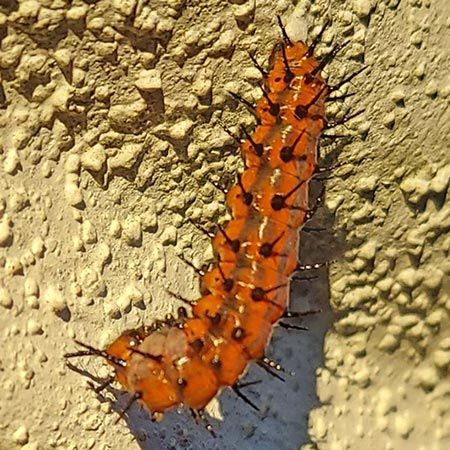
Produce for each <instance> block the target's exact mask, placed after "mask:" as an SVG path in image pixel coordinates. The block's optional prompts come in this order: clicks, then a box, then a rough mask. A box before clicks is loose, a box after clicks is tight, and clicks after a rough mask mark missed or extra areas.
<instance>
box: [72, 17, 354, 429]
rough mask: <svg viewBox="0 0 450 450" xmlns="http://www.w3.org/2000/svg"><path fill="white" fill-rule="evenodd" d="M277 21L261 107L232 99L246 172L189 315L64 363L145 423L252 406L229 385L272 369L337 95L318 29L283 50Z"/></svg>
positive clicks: (232, 194)
mask: <svg viewBox="0 0 450 450" xmlns="http://www.w3.org/2000/svg"><path fill="white" fill-rule="evenodd" d="M278 21H279V24H280V28H281V31H282V36H283V39H282V41H281V43H280V44H279V45H277V46H276V47H275V48H274V50H273V52H272V56H271V58H270V61H271V68H270V70H269V71H266V70H265V69H263V68H262V67H261V66H259V64H258V63H257V62H256V60H254V63H255V65H256V67H257V68H258V69H259V70H260V71H261V73H262V75H263V77H264V84H263V86H262V97H261V99H260V100H259V101H258V102H257V104H256V105H255V106H254V108H253V105H250V104H249V103H248V102H246V101H245V100H244V99H241V98H240V97H239V96H238V95H236V94H232V95H233V96H234V97H235V98H237V99H240V100H242V101H244V103H245V104H246V106H249V107H251V108H253V111H254V115H255V117H256V121H257V125H256V128H255V130H254V132H253V133H252V134H251V135H250V134H248V133H246V135H245V138H244V139H239V138H236V139H237V140H238V141H239V144H240V151H241V154H242V158H243V161H244V167H245V169H244V171H243V172H242V173H241V174H239V175H238V177H237V183H236V184H235V185H234V186H233V187H231V188H230V189H229V190H228V191H227V193H226V203H227V206H228V208H229V210H230V213H231V217H232V219H231V220H230V221H229V222H228V223H226V224H225V225H224V226H218V231H217V233H216V234H215V235H214V236H213V238H212V245H213V249H214V253H215V256H216V262H215V265H214V266H213V267H211V268H210V269H209V271H207V272H206V273H205V272H202V273H201V278H200V292H201V297H200V298H199V299H197V300H196V301H194V302H192V304H191V314H190V315H189V313H188V311H187V309H186V308H184V307H181V308H179V310H178V317H177V318H173V317H169V318H168V319H167V320H166V321H156V322H155V323H153V324H152V325H150V326H142V327H141V328H139V329H136V330H129V331H126V332H124V333H123V334H122V335H120V336H119V337H118V338H117V339H115V340H114V341H113V342H112V343H111V344H110V345H108V346H107V347H106V348H105V349H104V350H99V349H96V348H94V347H92V346H90V345H87V344H84V343H82V342H79V341H75V342H76V343H77V344H78V345H80V346H81V347H83V350H80V351H77V352H74V353H68V354H66V355H65V356H66V357H68V358H72V357H79V356H90V355H96V356H100V357H102V358H104V359H106V361H107V362H108V363H109V364H110V365H111V366H112V367H113V369H114V377H113V378H112V379H110V380H106V383H105V384H104V385H102V386H100V388H99V389H102V388H104V387H106V385H107V384H108V383H109V382H111V381H112V380H115V381H117V382H118V383H119V384H120V385H121V386H122V387H123V389H125V390H126V391H127V392H129V393H130V394H131V400H130V404H129V406H130V405H131V403H132V402H134V401H138V402H139V403H141V404H142V405H144V406H145V407H146V408H147V409H148V410H149V411H150V413H151V414H152V418H154V419H157V418H159V417H160V416H161V415H162V414H163V413H164V412H165V411H167V410H168V409H171V408H174V407H178V406H180V405H184V406H185V407H187V408H189V409H190V410H191V412H193V413H194V415H195V416H197V417H200V418H204V413H203V410H204V408H205V406H206V405H207V404H208V403H209V402H210V401H211V399H213V398H214V397H215V396H216V395H217V394H218V393H219V391H220V390H221V389H223V388H227V387H229V388H233V389H234V390H235V391H236V392H237V393H238V395H240V396H241V398H243V399H244V400H245V401H247V403H249V404H250V405H251V406H254V405H253V403H252V402H251V401H250V400H249V399H247V398H246V397H245V396H244V395H243V394H242V393H241V392H240V391H239V385H238V381H239V380H240V379H241V377H242V376H243V374H244V373H245V371H246V369H247V366H248V364H249V363H250V362H252V361H256V362H257V363H259V364H260V365H262V366H264V367H265V368H266V369H267V370H268V371H272V372H273V370H272V369H276V368H278V367H277V365H276V364H275V363H274V362H272V361H271V360H269V359H268V358H266V357H265V349H266V347H267V345H268V342H269V340H270V337H271V334H272V330H273V327H274V325H276V324H277V323H278V322H279V321H280V319H281V318H282V317H283V316H285V315H286V312H287V307H288V285H289V280H290V277H291V275H292V273H293V272H295V271H296V270H298V269H299V268H302V267H303V268H304V267H305V266H301V265H299V263H298V261H297V253H298V252H297V248H298V244H299V229H300V228H301V227H302V226H303V225H304V224H305V222H306V221H307V220H308V219H309V218H310V216H311V212H312V209H310V207H309V185H310V182H311V180H312V178H313V177H314V175H315V174H316V173H317V170H318V150H317V149H318V139H319V136H320V134H321V132H322V130H323V129H324V127H325V126H326V124H327V120H326V117H325V103H326V101H327V99H328V98H329V95H330V93H331V92H333V90H335V88H336V87H334V88H331V87H330V86H328V84H327V83H326V82H325V80H324V79H323V77H322V75H321V71H322V70H323V69H324V67H325V65H326V64H328V62H329V61H330V60H331V59H332V58H333V57H334V56H335V54H336V53H337V52H338V51H339V50H340V48H342V46H336V47H335V48H334V49H333V50H332V51H331V53H330V54H329V55H328V56H326V57H324V58H323V59H322V60H321V61H318V60H317V59H316V58H315V57H314V50H315V47H316V45H317V43H318V41H319V40H320V38H321V35H322V33H323V31H324V30H325V27H326V25H325V26H324V27H323V28H322V30H321V32H320V33H319V35H318V37H317V38H316V40H315V41H314V42H313V43H312V44H311V45H310V46H308V45H306V44H305V43H304V42H302V41H299V42H293V41H291V39H290V38H289V36H288V35H287V33H286V31H285V28H284V26H283V24H282V22H281V19H280V18H279V17H278ZM253 59H254V58H253ZM349 79H350V78H347V79H346V80H343V82H342V83H341V85H342V84H343V83H344V82H347V81H349ZM226 131H229V130H226ZM125 411H126V410H125ZM207 428H208V429H210V431H211V432H213V431H212V428H211V426H210V425H209V424H208V425H207Z"/></svg>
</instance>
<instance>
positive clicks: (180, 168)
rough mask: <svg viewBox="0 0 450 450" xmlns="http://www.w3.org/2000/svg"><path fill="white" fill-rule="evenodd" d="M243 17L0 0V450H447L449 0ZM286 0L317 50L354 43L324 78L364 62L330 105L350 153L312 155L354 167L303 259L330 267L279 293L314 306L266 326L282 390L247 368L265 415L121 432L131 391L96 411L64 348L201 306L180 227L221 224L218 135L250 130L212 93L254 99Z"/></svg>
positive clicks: (239, 409) (100, 342)
mask: <svg viewBox="0 0 450 450" xmlns="http://www.w3.org/2000/svg"><path fill="white" fill-rule="evenodd" d="M69 3H71V4H72V6H69ZM256 3H257V6H256V9H255V8H254V2H253V1H251V0H249V1H244V0H243V1H238V0H233V1H229V2H225V1H220V0H212V1H204V2H202V1H197V0H195V1H183V0H170V1H152V2H150V1H136V0H126V1H123V0H120V1H119V0H113V1H106V0H100V1H98V2H87V1H86V2H83V1H81V0H74V1H73V2H68V1H64V0H59V1H58V0H53V1H51V0H28V1H17V2H16V1H14V0H13V1H0V11H1V13H0V37H1V38H2V42H1V46H0V77H1V79H0V81H1V86H2V90H0V108H1V109H0V339H1V343H2V345H1V351H0V448H2V449H3V448H4V449H16V448H20V449H24V450H25V449H26V450H32V449H33V450H35V449H41V450H42V449H44V450H47V449H52V448H57V449H103V450H105V449H111V450H115V449H124V448H126V449H133V450H134V449H138V448H143V449H152V450H155V449H168V448H169V449H171V448H173V449H176V448H191V449H195V450H197V449H216V448H217V449H221V450H222V449H234V448H239V449H246V450H251V449H263V450H265V449H267V450H269V449H274V450H278V449H280V450H292V449H297V448H299V447H300V445H301V444H305V443H307V442H310V443H309V444H305V446H304V447H303V448H305V449H314V448H317V449H326V450H328V449H329V450H341V449H342V450H343V449H351V450H353V449H355V450H362V449H369V448H377V449H383V450H390V449H392V450H399V449H400V450H402V449H411V450H444V449H446V448H450V433H449V430H450V412H449V411H450V395H449V394H450V377H449V363H450V332H449V312H450V297H449V292H450V289H449V287H450V285H449V277H448V275H449V273H450V265H449V262H448V256H449V255H448V253H449V250H450V237H449V234H448V233H449V229H450V206H449V203H448V197H446V196H447V189H448V184H449V179H450V156H449V154H450V153H449V148H448V147H449V142H450V139H449V137H450V133H449V129H450V114H449V112H448V102H449V98H450V97H449V95H450V78H449V72H448V67H449V66H450V54H449V48H450V42H449V27H450V22H449V19H448V18H449V17H450V4H449V3H448V1H447V0H435V1H431V0H428V1H427V0H404V1H399V0H353V1H346V2H342V1H341V2H339V1H334V0H330V1H317V2H314V4H313V5H311V4H310V2H305V1H300V2H289V1H288V0H283V1H278V2H271V1H268V0H264V1H258V2H256ZM294 3H298V5H297V7H296V9H295V12H296V15H297V16H300V17H304V19H301V20H296V21H294V28H295V24H297V27H301V26H302V24H303V23H304V22H306V23H309V24H310V25H319V24H321V23H322V22H323V21H324V18H325V17H326V16H329V17H331V18H332V20H333V25H332V27H331V28H330V30H329V31H328V32H327V33H326V34H325V36H324V39H323V41H324V45H323V46H322V47H321V48H320V49H319V52H323V51H325V50H326V49H327V48H328V47H327V45H328V46H331V45H332V42H343V41H345V40H346V39H348V40H349V41H350V45H349V46H348V47H347V48H346V50H345V51H344V53H343V54H342V56H340V57H339V58H338V59H337V60H336V61H334V63H333V64H332V67H331V69H330V74H331V82H332V81H333V80H339V79H340V78H342V77H343V76H344V75H345V74H348V73H351V72H352V71H354V70H356V69H358V68H360V67H361V65H362V64H364V65H366V66H367V68H368V69H367V71H366V72H365V73H364V74H362V75H361V76H359V77H358V78H357V79H355V82H354V83H353V84H354V86H353V87H350V89H351V90H353V91H354V92H355V93H356V95H355V96H354V97H351V98H349V99H348V100H347V101H346V103H345V104H346V105H347V106H348V108H349V109H350V111H351V112H357V111H359V110H364V113H363V114H362V115H361V116H359V117H358V118H355V119H353V120H352V121H351V122H350V124H349V125H348V129H345V128H342V127H341V129H339V131H338V132H339V133H340V132H350V133H353V134H355V135H357V136H358V139H356V140H354V142H353V143H350V144H347V145H343V144H340V145H338V146H337V147H335V146H333V145H331V146H324V147H323V149H322V153H324V154H329V155H330V154H331V155H332V156H334V157H335V158H337V160H338V161H339V162H344V163H346V164H345V165H343V166H340V167H338V168H337V169H335V171H334V172H333V174H334V177H332V178H331V179H330V180H328V181H327V183H326V186H327V194H326V201H325V208H324V209H323V210H322V211H321V212H320V213H319V214H318V217H317V218H316V222H315V224H316V225H318V226H325V227H327V228H328V231H327V232H325V233H323V234H319V235H317V234H311V233H310V234H306V235H304V237H303V241H304V245H303V247H304V248H303V249H302V255H303V256H304V261H305V262H316V261H321V260H322V261H323V260H329V259H332V258H333V259H334V258H336V259H337V262H336V263H334V264H333V265H332V266H331V267H330V270H329V274H328V275H327V274H326V273H321V274H320V276H319V279H318V280H317V281H315V282H313V283H311V285H307V286H306V287H305V286H304V285H301V286H298V285H296V286H294V287H293V291H294V292H293V298H294V303H295V304H296V305H297V306H298V308H302V307H303V308H308V307H317V306H321V307H322V309H323V310H324V311H323V313H322V315H321V316H320V317H312V318H311V319H310V320H309V321H308V322H306V324H307V325H308V326H309V327H310V328H311V332H310V333H307V334H302V335H299V334H295V333H292V332H291V333H286V332H281V331H277V332H276V333H275V336H274V339H273V342H272V345H271V347H270V354H271V355H273V356H274V357H276V358H278V359H280V360H281V361H282V362H283V364H284V365H285V366H286V367H287V368H288V369H290V370H295V372H296V374H295V375H293V376H289V377H288V379H287V382H286V383H284V384H282V383H279V382H278V381H277V380H269V379H268V378H267V377H266V376H265V375H264V374H262V373H261V372H260V371H258V370H257V369H256V368H254V367H252V368H251V370H250V373H249V374H248V379H262V380H263V382H262V383H261V384H260V385H258V386H255V387H254V388H252V390H251V391H250V392H249V396H251V398H252V399H253V400H254V401H257V402H258V403H259V404H260V405H261V409H262V411H261V412H260V413H258V414H255V413H254V412H253V411H251V410H249V409H248V408H247V406H246V405H245V404H244V403H242V402H241V401H240V400H239V399H237V398H234V397H232V396H231V395H230V394H229V393H224V395H222V396H221V397H220V403H221V404H217V403H214V404H213V405H211V407H210V408H209V412H210V413H211V414H212V415H213V417H216V418H218V419H220V416H223V418H224V423H223V424H221V423H220V421H217V422H214V426H215V428H216V430H217V432H218V434H219V437H218V438H217V439H215V440H213V439H212V438H211V437H210V436H209V435H208V434H207V432H205V431H204V430H203V429H202V428H200V427H197V426H195V424H194V423H192V421H191V420H190V418H189V417H188V415H187V414H183V415H178V414H176V412H174V413H171V414H169V415H168V417H167V418H166V420H165V421H164V422H163V423H161V424H152V423H151V422H150V421H149V418H148V416H147V414H146V412H145V411H144V410H142V409H140V408H138V407H135V408H132V410H131V411H130V417H129V420H128V424H127V423H126V422H125V421H121V422H120V423H118V424H117V423H115V421H116V418H117V414H115V413H113V412H112V409H114V408H119V409H120V408H121V407H123V406H124V404H126V401H127V398H126V396H124V395H121V394H120V393H119V392H118V391H117V390H116V391H114V392H111V393H109V394H107V395H106V397H107V398H111V399H113V398H115V396H117V397H118V399H119V400H118V403H117V402H116V403H115V405H116V406H114V407H113V408H112V407H111V406H109V403H108V402H107V401H106V400H105V399H103V400H102V399H100V400H101V401H99V399H98V398H96V395H95V394H94V393H93V392H92V390H90V389H88V387H87V384H86V378H84V377H82V376H80V375H79V374H77V373H75V372H73V371H71V370H69V369H68V368H67V366H66V364H65V361H64V358H63V354H64V353H65V352H67V351H73V350H74V349H75V344H74V343H73V338H77V339H79V340H82V341H85V342H89V343H91V344H92V345H95V346H99V347H102V346H104V345H106V344H107V343H108V342H110V341H111V340H112V339H114V338H115V337H116V336H117V335H118V334H119V333H120V332H121V331H123V330H125V329H127V328H133V327H136V326H137V325H138V324H140V323H142V322H145V323H150V322H151V321H152V320H154V318H157V317H158V318H161V317H163V316H164V314H166V313H167V312H174V311H175V310H176V307H177V306H178V305H179V303H178V301H177V300H175V299H173V298H171V297H170V295H169V294H168V293H167V292H166V289H170V290H171V291H174V292H177V293H179V294H181V295H183V296H185V297H188V298H192V299H194V298H195V297H196V295H197V281H196V277H195V274H194V273H193V271H192V270H191V269H190V268H189V267H187V266H186V265H185V264H184V263H182V262H181V261H180V260H179V259H178V258H177V255H179V254H183V255H184V256H185V258H186V259H189V260H191V261H193V262H194V263H195V264H196V265H197V266H201V265H202V264H203V263H205V262H207V261H208V260H210V258H211V256H212V254H211V249H210V245H209V242H208V240H207V239H206V238H205V237H204V236H203V235H202V234H201V233H199V232H198V230H196V229H195V228H194V227H193V226H192V225H190V223H189V222H188V220H187V218H192V219H194V220H199V221H200V222H201V223H204V224H211V225H212V224H214V223H217V221H219V220H221V219H223V218H225V217H226V210H225V206H224V199H223V194H222V193H221V192H220V191H219V190H217V189H216V188H215V187H214V186H213V185H212V184H211V181H220V182H222V183H223V184H226V183H227V182H228V181H232V180H234V177H235V174H236V172H237V170H238V169H239V167H240V164H241V162H240V158H239V155H238V152H237V150H236V146H235V144H234V142H233V141H232V139H231V138H230V137H229V136H228V135H227V134H226V133H224V132H223V130H222V129H221V127H220V124H221V123H224V124H227V125H228V126H234V125H236V124H238V123H244V124H247V125H248V126H251V123H252V119H251V116H250V115H249V114H248V113H247V112H246V111H244V109H243V108H241V107H239V108H237V107H236V104H235V103H234V102H233V101H232V100H231V99H230V98H229V96H228V95H227V94H226V90H232V91H235V92H239V93H241V94H242V95H243V96H245V97H246V98H252V97H253V98H255V99H256V98H258V97H259V96H260V90H259V88H258V87H257V83H258V81H259V73H258V71H257V70H255V69H254V68H253V67H252V66H251V63H250V62H249V59H248V55H247V52H248V51H251V52H254V51H256V55H257V57H258V59H259V60H260V61H261V62H264V61H266V60H267V58H268V56H269V54H270V50H271V48H272V47H273V45H274V44H275V43H276V42H277V41H278V39H279V38H278V34H279V31H278V29H277V26H276V21H275V14H276V13H279V14H282V15H283V17H284V18H285V19H287V18H288V17H292V15H291V14H292V12H293V11H294ZM314 31H316V32H317V29H316V28H315V29H314ZM319 54H320V53H319ZM342 111H345V106H341V107H339V108H338V107H336V106H331V107H330V117H332V116H333V114H334V113H337V114H338V118H339V112H341V113H342ZM327 279H328V280H329V281H328V280H327ZM328 285H329V294H328ZM328 303H330V304H331V305H332V307H333V309H334V312H335V323H334V325H333V326H332V327H331V329H330V330H329V331H328V333H327V336H326V339H325V344H324V351H322V338H323V334H324V332H325V331H326V330H327V329H328V327H329V326H330V321H331V316H332V314H331V313H330V311H329V310H328V311H327V304H328ZM72 362H73V363H74V364H75V365H76V366H77V367H79V368H80V369H81V370H82V371H83V370H86V371H88V372H90V373H92V374H94V376H97V377H104V376H106V375H107V373H108V370H107V368H106V367H104V365H103V364H102V362H101V361H98V360H94V359H91V360H88V359H84V360H79V361H72ZM317 367H320V368H318V369H317V378H316V377H315V375H314V374H315V370H316V368H317ZM316 383H317V392H318V396H319V400H320V404H319V403H317V401H316V399H315V390H316ZM116 388H118V386H116ZM258 391H259V394H257V392H258ZM308 414H309V419H308ZM308 420H309V428H308Z"/></svg>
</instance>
